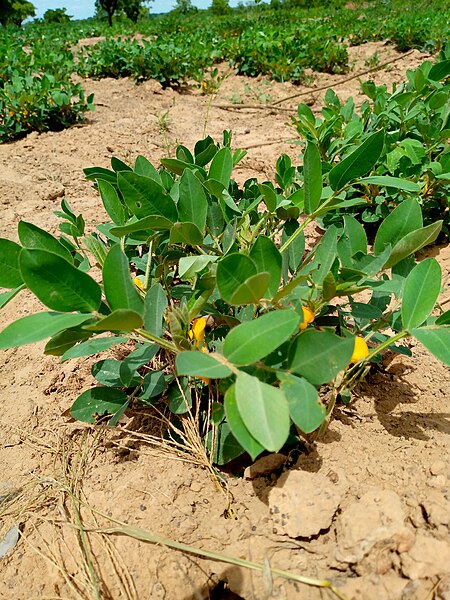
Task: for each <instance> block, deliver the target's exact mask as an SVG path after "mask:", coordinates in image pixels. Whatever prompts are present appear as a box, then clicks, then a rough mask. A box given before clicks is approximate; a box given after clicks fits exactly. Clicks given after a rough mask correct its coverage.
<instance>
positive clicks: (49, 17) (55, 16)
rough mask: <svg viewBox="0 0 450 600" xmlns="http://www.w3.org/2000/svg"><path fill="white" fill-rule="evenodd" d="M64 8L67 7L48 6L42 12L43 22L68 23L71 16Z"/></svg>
mask: <svg viewBox="0 0 450 600" xmlns="http://www.w3.org/2000/svg"><path fill="white" fill-rule="evenodd" d="M66 10H67V8H54V9H53V8H49V9H48V10H46V11H45V13H44V23H68V22H69V21H70V19H71V18H72V17H71V15H68V14H67V13H66Z"/></svg>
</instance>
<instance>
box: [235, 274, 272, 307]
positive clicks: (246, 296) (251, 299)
mask: <svg viewBox="0 0 450 600" xmlns="http://www.w3.org/2000/svg"><path fill="white" fill-rule="evenodd" d="M269 282H270V273H258V274H257V275H253V276H252V277H249V278H248V279H246V280H245V281H244V283H242V284H241V285H240V286H239V287H238V289H237V290H236V291H235V292H234V294H233V295H232V296H231V299H230V304H235V305H239V304H256V303H257V302H259V301H260V300H261V298H263V296H264V295H265V292H266V290H267V287H268V285H269Z"/></svg>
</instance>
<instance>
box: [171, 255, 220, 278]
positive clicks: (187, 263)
mask: <svg viewBox="0 0 450 600" xmlns="http://www.w3.org/2000/svg"><path fill="white" fill-rule="evenodd" d="M218 258H219V257H218V256H211V255H209V254H200V255H196V256H182V257H181V258H180V260H179V262H178V272H179V274H180V277H181V278H182V279H193V278H194V277H195V275H196V274H197V273H200V271H203V269H204V268H205V267H207V266H208V265H209V264H210V263H213V262H216V260H217V259H218Z"/></svg>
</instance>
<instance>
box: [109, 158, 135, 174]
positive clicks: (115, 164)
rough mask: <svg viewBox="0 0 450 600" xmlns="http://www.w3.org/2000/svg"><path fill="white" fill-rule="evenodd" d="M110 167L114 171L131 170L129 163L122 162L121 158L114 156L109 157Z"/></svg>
mask: <svg viewBox="0 0 450 600" xmlns="http://www.w3.org/2000/svg"><path fill="white" fill-rule="evenodd" d="M111 167H112V168H113V169H114V171H115V172H116V173H117V172H118V171H131V170H132V169H131V167H130V166H129V165H127V164H126V163H124V162H123V160H120V158H117V157H116V156H112V157H111Z"/></svg>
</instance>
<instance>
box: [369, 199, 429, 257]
mask: <svg viewBox="0 0 450 600" xmlns="http://www.w3.org/2000/svg"><path fill="white" fill-rule="evenodd" d="M422 226H423V220H422V209H421V208H420V205H419V202H418V200H416V198H411V199H410V200H403V202H401V203H400V204H399V205H398V206H397V207H396V208H395V209H394V210H393V211H392V212H391V213H390V214H389V215H388V216H387V217H386V218H385V219H384V221H383V222H382V223H381V225H380V227H379V228H378V231H377V235H376V237H375V243H374V253H375V254H380V252H382V251H383V250H384V248H385V246H386V245H387V244H391V246H392V247H394V246H395V244H396V243H397V242H398V241H399V240H401V239H402V238H404V237H405V235H406V234H408V233H410V232H411V231H415V230H417V229H420V228H421V227H422Z"/></svg>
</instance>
